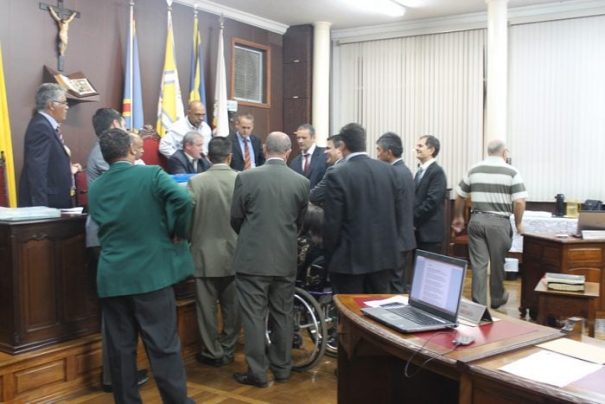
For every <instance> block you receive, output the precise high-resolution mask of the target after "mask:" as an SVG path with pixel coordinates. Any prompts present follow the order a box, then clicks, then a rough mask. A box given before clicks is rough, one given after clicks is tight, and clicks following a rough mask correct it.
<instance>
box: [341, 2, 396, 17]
mask: <svg viewBox="0 0 605 404" xmlns="http://www.w3.org/2000/svg"><path fill="white" fill-rule="evenodd" d="M348 2H349V3H350V4H352V5H354V6H355V7H357V8H359V9H361V10H364V11H367V12H371V13H379V14H384V15H388V16H389V17H401V16H403V15H404V14H405V7H404V6H403V5H401V4H400V3H399V2H398V1H396V0H372V1H368V0H348Z"/></svg>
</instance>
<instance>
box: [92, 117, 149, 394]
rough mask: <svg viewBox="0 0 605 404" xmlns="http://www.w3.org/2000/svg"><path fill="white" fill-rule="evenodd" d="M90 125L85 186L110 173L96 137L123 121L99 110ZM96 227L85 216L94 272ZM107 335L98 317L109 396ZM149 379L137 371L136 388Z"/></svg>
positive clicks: (135, 143) (134, 147) (98, 248)
mask: <svg viewBox="0 0 605 404" xmlns="http://www.w3.org/2000/svg"><path fill="white" fill-rule="evenodd" d="M92 126H93V128H94V130H95V134H96V135H97V141H96V142H95V144H94V146H93V147H92V150H91V151H90V154H89V155H88V163H87V164H86V174H87V175H86V179H87V181H88V187H89V188H90V185H91V184H92V182H93V181H94V180H95V179H96V178H97V177H99V176H100V175H101V174H103V173H104V172H105V171H107V170H109V164H108V163H107V162H106V161H105V159H104V158H103V154H102V153H101V146H100V145H99V140H98V138H99V136H101V133H103V132H105V131H106V130H109V129H112V128H118V129H124V119H123V118H122V115H120V113H119V112H118V111H116V110H115V109H112V108H99V109H97V111H96V112H95V113H94V115H93V116H92ZM137 138H138V141H137ZM130 141H131V146H132V150H133V157H134V159H138V158H140V156H137V154H139V153H141V154H142V151H140V150H142V143H143V141H142V140H141V137H140V136H139V135H135V134H132V133H131V134H130ZM98 230H99V228H98V226H97V224H96V223H94V222H93V221H92V218H91V217H90V215H88V216H87V217H86V247H87V251H88V255H89V260H90V261H89V262H90V265H91V266H92V267H93V268H94V270H95V271H96V270H97V266H98V263H99V254H100V253H101V243H100V242H99V237H98V235H97V233H98ZM106 338H107V337H106V336H105V324H104V321H103V319H102V318H101V357H102V359H103V372H102V373H101V388H102V389H103V391H105V392H108V393H110V392H111V391H112V390H113V387H112V383H111V372H110V371H109V368H110V365H109V355H108V354H107V347H106V345H107V344H106V342H105V341H106ZM148 380H149V376H147V369H140V370H138V371H137V383H138V384H139V385H142V384H145V383H146V382H147V381H148Z"/></svg>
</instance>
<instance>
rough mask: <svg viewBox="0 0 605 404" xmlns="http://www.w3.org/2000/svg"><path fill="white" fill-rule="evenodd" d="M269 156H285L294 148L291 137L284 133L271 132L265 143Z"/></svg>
mask: <svg viewBox="0 0 605 404" xmlns="http://www.w3.org/2000/svg"><path fill="white" fill-rule="evenodd" d="M265 147H266V148H267V153H268V154H285V153H286V152H288V151H289V150H290V149H291V148H292V142H291V141H290V136H288V135H286V134H285V133H284V132H271V133H269V136H267V140H266V142H265Z"/></svg>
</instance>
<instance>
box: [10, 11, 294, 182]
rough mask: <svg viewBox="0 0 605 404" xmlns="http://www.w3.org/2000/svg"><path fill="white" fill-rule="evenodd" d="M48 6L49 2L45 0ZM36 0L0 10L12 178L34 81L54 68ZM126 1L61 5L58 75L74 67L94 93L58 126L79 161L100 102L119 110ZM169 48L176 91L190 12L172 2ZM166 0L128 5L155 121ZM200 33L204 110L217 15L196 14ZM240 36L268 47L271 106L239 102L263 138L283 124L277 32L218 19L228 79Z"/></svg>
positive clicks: (44, 15)
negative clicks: (66, 17) (65, 12)
mask: <svg viewBox="0 0 605 404" xmlns="http://www.w3.org/2000/svg"><path fill="white" fill-rule="evenodd" d="M48 2H49V3H51V4H56V1H54V0H49V1H48ZM38 3H39V1H38V0H4V1H3V2H2V13H0V42H1V44H2V52H3V58H4V74H5V79H6V87H7V96H8V107H9V113H10V119H11V131H12V137H13V152H14V156H15V168H16V179H17V181H18V180H19V176H20V172H21V167H22V165H23V136H24V134H25V129H26V127H27V123H28V122H29V119H30V118H31V115H32V112H33V107H34V94H35V91H36V88H37V87H38V86H39V85H40V84H41V83H42V71H43V66H44V65H49V66H51V67H56V64H57V57H56V37H57V27H56V24H55V22H54V21H53V19H52V18H51V17H50V15H49V14H48V12H46V11H42V10H40V9H39V7H38ZM128 4H129V0H103V1H78V0H65V2H64V5H65V7H66V8H69V9H75V10H77V11H79V12H80V13H81V17H80V18H79V19H75V20H74V21H72V22H71V24H70V26H69V44H68V47H67V51H66V54H65V55H66V58H65V72H66V73H71V72H75V71H82V72H84V73H85V74H86V76H87V77H88V78H89V80H90V81H91V83H92V84H93V85H94V86H95V88H96V89H97V90H98V92H99V95H100V101H99V102H91V103H80V104H77V105H74V106H72V107H71V108H70V110H69V113H68V117H67V121H66V122H65V124H64V125H63V135H64V138H65V142H66V144H67V145H68V146H69V147H70V148H71V150H72V154H73V159H74V161H77V162H80V163H85V162H86V158H87V156H88V153H89V151H90V149H91V147H92V145H93V143H94V141H95V136H94V131H93V129H92V125H91V117H92V115H93V113H94V111H95V110H96V109H97V108H100V107H112V108H116V109H118V110H121V100H122V86H123V81H124V67H123V65H124V55H125V44H126V36H127V27H128V25H127V24H128V9H129V6H128ZM172 9H173V12H172V15H173V26H174V38H175V53H176V60H177V67H178V71H179V80H180V84H181V91H182V93H183V94H184V95H186V94H187V93H188V87H189V73H190V54H191V42H192V29H193V10H192V8H190V7H187V6H184V5H180V4H173V6H172ZM166 14H167V13H166V2H165V1H164V0H140V1H137V2H136V4H135V19H136V23H137V34H138V42H139V57H140V63H141V80H142V87H143V88H142V93H143V104H144V113H145V122H148V123H152V124H154V126H155V122H156V114H157V101H158V95H159V91H160V87H159V83H160V79H161V74H162V69H163V63H164V51H165V42H166ZM199 18H200V33H201V36H202V42H203V48H204V57H205V79H206V80H205V82H206V91H207V94H206V95H207V101H208V104H209V105H208V110H209V112H210V113H212V109H213V105H212V104H213V102H214V90H215V84H214V81H215V77H216V54H217V46H218V32H219V17H218V16H216V15H213V14H208V13H205V12H199ZM233 37H238V38H246V39H249V40H251V41H254V42H258V43H261V44H264V45H267V46H270V47H271V55H272V72H273V74H272V83H271V88H272V93H271V100H272V106H271V108H269V109H266V108H264V109H261V108H251V107H246V108H245V109H242V110H243V112H251V113H252V114H254V115H255V117H256V129H255V133H257V134H259V135H260V136H261V137H263V138H264V137H265V136H266V134H267V133H268V132H269V131H272V130H282V129H283V124H282V123H283V117H282V113H283V112H282V91H283V90H282V87H283V85H282V76H283V72H282V70H283V69H282V56H283V55H282V36H281V35H279V34H275V33H271V32H268V31H265V30H262V29H259V28H256V27H252V26H248V25H246V24H242V23H239V22H236V21H232V20H228V19H227V20H225V30H224V43H225V63H226V68H227V77H228V79H227V80H228V81H229V80H230V71H231V70H230V69H231V49H230V44H231V39H232V38H233ZM227 85H228V88H229V82H228V83H227Z"/></svg>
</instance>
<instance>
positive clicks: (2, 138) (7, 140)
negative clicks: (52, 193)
mask: <svg viewBox="0 0 605 404" xmlns="http://www.w3.org/2000/svg"><path fill="white" fill-rule="evenodd" d="M3 66H4V63H3V61H2V45H0V151H2V152H3V153H4V159H5V162H6V165H5V167H4V170H5V175H6V184H7V188H8V203H9V206H10V207H11V208H16V207H17V191H16V187H15V165H14V160H13V141H12V138H11V125H10V119H9V116H8V102H7V100H6V86H5V84H4V67H3Z"/></svg>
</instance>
